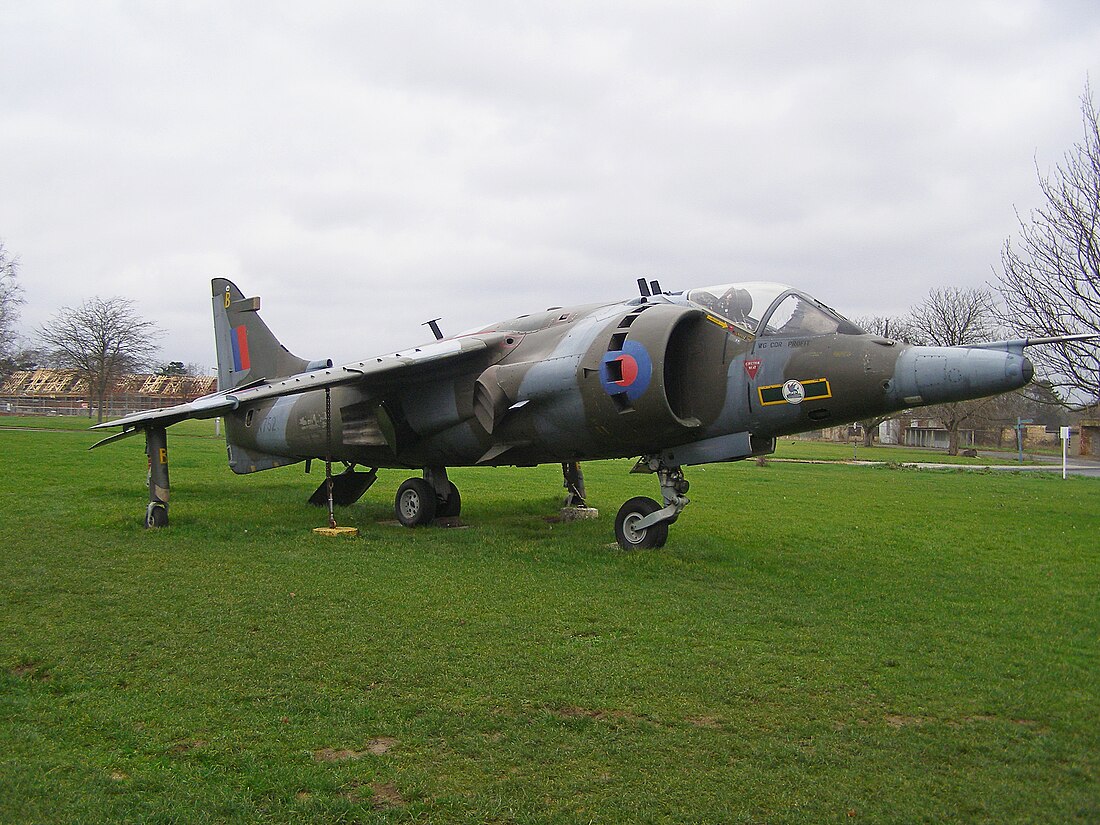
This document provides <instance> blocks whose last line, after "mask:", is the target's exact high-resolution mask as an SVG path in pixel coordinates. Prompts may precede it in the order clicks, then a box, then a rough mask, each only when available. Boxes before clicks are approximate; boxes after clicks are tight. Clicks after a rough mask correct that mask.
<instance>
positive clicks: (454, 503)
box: [435, 481, 462, 518]
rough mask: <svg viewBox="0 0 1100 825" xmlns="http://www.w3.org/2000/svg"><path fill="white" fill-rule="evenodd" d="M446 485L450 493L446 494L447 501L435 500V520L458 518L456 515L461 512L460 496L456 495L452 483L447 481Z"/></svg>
mask: <svg viewBox="0 0 1100 825" xmlns="http://www.w3.org/2000/svg"><path fill="white" fill-rule="evenodd" d="M447 485H448V487H449V488H450V492H449V493H447V500H446V501H440V500H439V499H436V505H435V517H436V518H458V514H459V513H461V512H462V496H460V495H459V494H458V488H457V487H455V483H454V482H453V481H448V482H447Z"/></svg>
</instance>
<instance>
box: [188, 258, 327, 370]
mask: <svg viewBox="0 0 1100 825" xmlns="http://www.w3.org/2000/svg"><path fill="white" fill-rule="evenodd" d="M210 292H211V296H212V298H211V300H212V302H213V305H214V341H215V344H216V347H217V352H218V389H219V390H230V389H233V388H234V387H239V386H241V385H242V384H245V383H248V382H251V381H257V380H259V379H261V378H269V379H270V378H281V377H283V376H286V375H293V374H295V373H299V372H303V371H304V370H305V369H306V367H307V366H308V364H309V362H308V361H306V360H304V359H302V358H299V357H297V356H296V355H292V354H291V353H290V351H289V350H287V348H286V347H284V346H283V345H282V344H280V343H279V339H278V338H276V337H275V336H274V335H273V334H272V332H271V330H270V329H268V328H267V324H265V323H264V322H263V319H262V318H261V317H260V299H259V298H245V297H244V293H243V292H241V291H240V290H239V289H238V288H237V285H236V284H234V283H233V282H232V281H229V280H226V279H225V278H214V279H213V280H212V281H211V282H210Z"/></svg>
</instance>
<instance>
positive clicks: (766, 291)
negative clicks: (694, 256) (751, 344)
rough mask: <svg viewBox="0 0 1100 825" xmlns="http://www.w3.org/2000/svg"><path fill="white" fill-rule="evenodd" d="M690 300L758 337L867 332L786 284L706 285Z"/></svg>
mask: <svg viewBox="0 0 1100 825" xmlns="http://www.w3.org/2000/svg"><path fill="white" fill-rule="evenodd" d="M687 299H688V300H689V301H691V302H692V303H694V304H698V305H699V306H701V307H703V308H704V309H706V310H708V311H709V312H713V313H714V314H715V315H719V316H721V317H722V318H724V319H725V320H727V321H729V322H731V323H733V324H735V325H736V326H739V327H741V328H742V329H745V330H747V331H749V332H753V333H755V334H756V335H758V336H766V335H775V336H783V337H785V338H786V337H795V336H808V335H835V334H839V335H863V334H864V332H863V330H862V329H860V328H859V327H857V326H856V325H855V324H853V323H852V322H851V321H849V320H848V319H847V318H844V317H842V316H841V315H839V314H837V312H836V311H835V310H832V309H830V308H829V307H827V306H825V305H824V304H822V303H821V302H819V301H816V300H814V299H813V298H811V297H810V296H809V295H806V294H805V293H802V292H798V291H797V290H794V289H792V288H791V287H789V286H786V285H785V284H772V283H766V282H763V281H748V282H746V283H741V284H721V285H719V286H706V287H700V288H699V289H693V290H691V291H689V292H688V293H687Z"/></svg>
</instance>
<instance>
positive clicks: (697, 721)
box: [685, 716, 722, 729]
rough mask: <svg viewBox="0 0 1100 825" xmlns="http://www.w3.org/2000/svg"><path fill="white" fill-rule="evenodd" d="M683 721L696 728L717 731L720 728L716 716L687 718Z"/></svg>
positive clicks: (720, 722)
mask: <svg viewBox="0 0 1100 825" xmlns="http://www.w3.org/2000/svg"><path fill="white" fill-rule="evenodd" d="M685 721H686V722H687V723H688V724H690V725H694V726H695V727H697V728H712V729H718V728H720V727H722V720H721V719H719V718H718V717H717V716H689V717H688V718H687V719H686V720H685Z"/></svg>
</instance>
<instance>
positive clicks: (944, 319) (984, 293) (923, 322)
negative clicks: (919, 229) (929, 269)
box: [906, 287, 1000, 455]
mask: <svg viewBox="0 0 1100 825" xmlns="http://www.w3.org/2000/svg"><path fill="white" fill-rule="evenodd" d="M906 323H907V325H908V329H909V334H910V335H911V336H912V342H913V343H914V344H919V345H923V346H934V347H959V346H967V345H969V344H980V343H982V342H983V341H992V340H994V339H995V338H997V337H998V332H999V329H1000V327H999V323H998V320H997V311H996V304H995V303H994V301H993V295H992V293H990V292H989V290H986V289H962V288H960V287H948V288H946V289H933V290H931V291H930V292H929V293H928V297H926V298H925V299H924V300H923V301H922V302H921V303H919V304H917V305H916V306H914V307H913V308H912V309H910V310H909V315H908V317H907V318H906ZM989 403H990V400H989V399H988V398H985V399H977V400H974V401H956V402H952V403H948V404H936V405H934V406H931V407H928V408H927V409H928V414H929V416H931V417H932V418H936V419H938V420H939V421H940V423H941V424H943V426H944V428H945V429H946V430H947V439H948V440H947V452H948V455H958V454H959V430H960V429H961V428H962V425H963V424H965V423H966V422H967V421H969V420H970V419H971V418H974V417H976V416H979V415H980V414H981V413H982V410H983V409H984V408H985V407H986V406H987V405H988V404H989Z"/></svg>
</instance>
